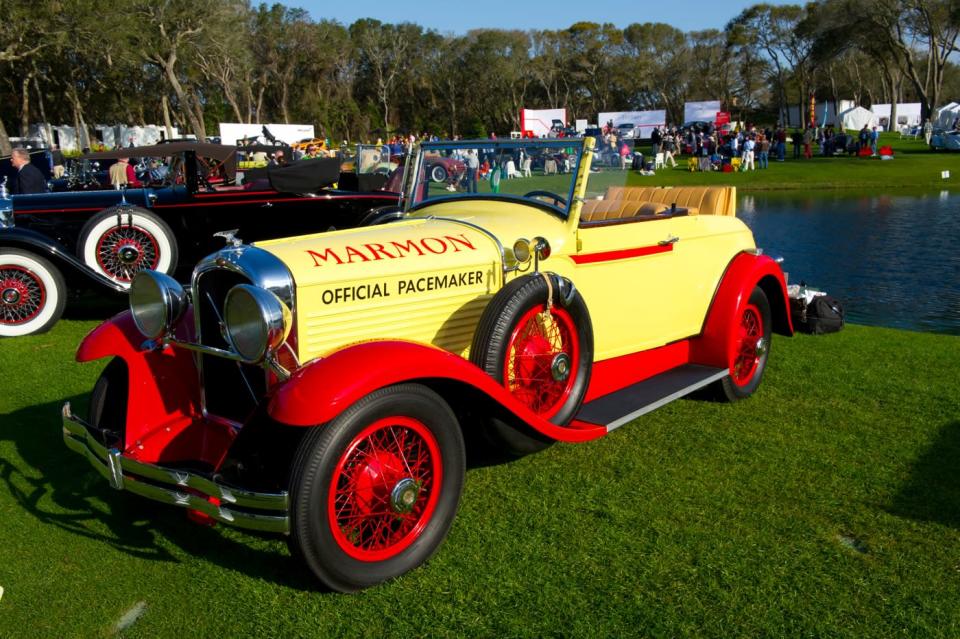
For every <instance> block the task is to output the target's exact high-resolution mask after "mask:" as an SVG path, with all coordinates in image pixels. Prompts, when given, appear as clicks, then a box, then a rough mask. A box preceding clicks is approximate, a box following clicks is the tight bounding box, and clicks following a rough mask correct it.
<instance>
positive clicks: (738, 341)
mask: <svg viewBox="0 0 960 639" xmlns="http://www.w3.org/2000/svg"><path fill="white" fill-rule="evenodd" d="M734 330H736V331H737V336H736V338H735V343H734V355H733V366H731V367H730V377H731V378H733V383H734V384H736V385H738V386H744V385H746V384H748V383H749V382H750V380H751V379H752V378H753V374H754V373H755V372H756V370H757V366H758V365H759V364H760V358H761V357H762V356H763V354H764V353H765V352H766V349H767V345H766V338H765V337H764V335H763V321H762V320H761V319H760V310H759V309H758V308H757V307H756V306H754V305H753V304H747V306H746V307H745V308H744V309H743V312H742V313H741V315H740V322H739V324H738V325H737V327H736V328H735V329H734Z"/></svg>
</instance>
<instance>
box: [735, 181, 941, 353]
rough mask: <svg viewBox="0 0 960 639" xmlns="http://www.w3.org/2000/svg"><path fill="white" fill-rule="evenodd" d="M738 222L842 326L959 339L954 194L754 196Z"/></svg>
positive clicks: (743, 199)
mask: <svg viewBox="0 0 960 639" xmlns="http://www.w3.org/2000/svg"><path fill="white" fill-rule="evenodd" d="M737 216H738V217H739V218H740V219H742V220H743V221H744V222H746V223H747V225H748V226H749V227H750V228H751V229H752V230H753V233H754V237H755V238H756V241H757V246H760V247H762V248H763V249H764V251H765V252H766V253H767V254H768V255H782V256H783V257H784V258H785V261H784V263H783V269H784V271H786V272H788V273H789V277H790V283H794V284H796V283H799V282H800V280H804V281H805V282H806V283H807V284H808V285H809V286H812V287H814V288H817V289H821V290H824V291H826V292H828V293H830V294H831V295H833V296H834V297H837V298H839V299H840V300H841V301H842V302H843V303H844V305H845V308H846V313H847V319H848V320H849V321H851V322H855V323H858V324H869V325H874V326H888V327H894V328H905V329H910V330H917V331H931V332H938V333H950V334H954V335H960V192H956V191H941V192H933V193H929V192H928V193H919V194H915V193H910V194H904V193H897V194H891V195H876V194H857V193H848V192H844V191H829V192H820V193H811V192H780V193H763V192H759V193H758V192H753V193H746V194H741V195H740V198H739V205H738V209H737Z"/></svg>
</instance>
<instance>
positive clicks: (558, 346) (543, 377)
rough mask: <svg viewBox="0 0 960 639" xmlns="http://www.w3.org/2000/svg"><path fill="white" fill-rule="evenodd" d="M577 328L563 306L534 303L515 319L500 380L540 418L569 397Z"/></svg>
mask: <svg viewBox="0 0 960 639" xmlns="http://www.w3.org/2000/svg"><path fill="white" fill-rule="evenodd" d="M576 335H577V329H576V326H575V325H574V322H573V318H571V317H570V313H568V312H567V311H566V309H563V308H559V307H557V306H554V307H553V308H551V309H550V310H547V305H546V304H537V305H535V306H533V307H532V308H530V309H529V310H528V311H527V312H526V313H524V314H523V315H522V316H521V317H520V319H519V320H518V321H517V323H516V326H515V328H514V329H513V332H512V333H511V335H510V340H509V342H508V345H507V353H506V358H505V360H504V365H503V366H504V382H505V384H506V386H507V388H508V389H509V391H510V392H511V393H513V396H514V397H516V398H517V399H518V400H520V402H521V403H523V404H525V405H526V406H528V407H529V408H530V410H532V411H533V412H535V413H536V414H538V415H540V416H541V417H543V418H544V419H550V418H551V417H553V416H554V415H556V414H557V412H558V411H559V410H560V409H561V408H562V407H563V405H564V403H565V402H566V400H567V399H568V398H569V397H570V392H571V390H572V389H573V384H574V382H575V381H576V380H575V378H574V375H573V372H574V371H575V370H576V369H577V367H578V365H579V363H580V349H579V347H578V342H577V339H576Z"/></svg>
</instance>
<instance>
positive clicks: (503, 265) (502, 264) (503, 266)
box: [429, 216, 516, 284]
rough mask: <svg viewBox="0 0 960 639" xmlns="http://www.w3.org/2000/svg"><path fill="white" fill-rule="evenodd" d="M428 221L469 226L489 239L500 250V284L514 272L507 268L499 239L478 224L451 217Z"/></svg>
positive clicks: (505, 256)
mask: <svg viewBox="0 0 960 639" xmlns="http://www.w3.org/2000/svg"><path fill="white" fill-rule="evenodd" d="M429 219H431V220H441V221H443V222H454V223H455V224H462V225H464V226H469V227H470V228H472V229H473V230H475V231H480V232H481V233H483V234H484V235H486V236H487V237H489V238H490V239H491V240H493V242H494V243H495V244H496V245H497V248H498V249H500V269H501V270H502V271H503V274H502V275H501V276H500V282H501V284H502V283H504V282H506V280H507V273H510V272H512V271H514V270H516V269H514V268H510V269H508V268H507V253H506V250H505V249H504V248H503V243H502V242H501V241H500V238H498V237H497V236H496V235H494V234H493V233H491V232H490V231H488V230H487V229H485V228H483V227H482V226H480V225H479V224H474V223H473V222H467V221H466V220H458V219H456V218H452V217H434V216H430V218H429Z"/></svg>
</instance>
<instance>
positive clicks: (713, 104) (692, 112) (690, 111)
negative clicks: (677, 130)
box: [683, 100, 720, 124]
mask: <svg viewBox="0 0 960 639" xmlns="http://www.w3.org/2000/svg"><path fill="white" fill-rule="evenodd" d="M718 111H720V100H708V101H706V102H687V103H685V104H684V105H683V122H684V124H686V123H687V122H714V121H716V119H717V112H718Z"/></svg>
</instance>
